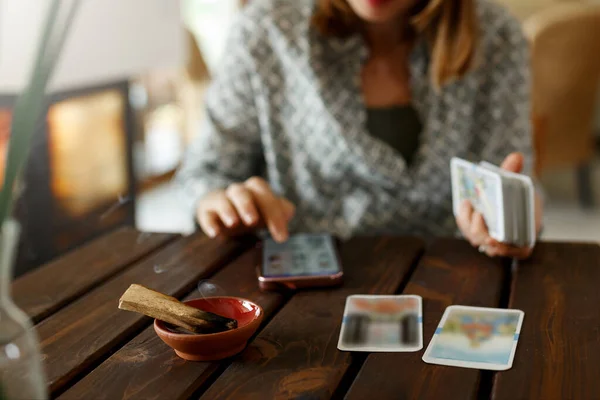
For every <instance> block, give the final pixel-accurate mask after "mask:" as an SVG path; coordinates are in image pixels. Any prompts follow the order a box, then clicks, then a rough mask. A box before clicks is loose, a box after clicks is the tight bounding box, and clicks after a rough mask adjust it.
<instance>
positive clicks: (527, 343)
mask: <svg viewBox="0 0 600 400" xmlns="http://www.w3.org/2000/svg"><path fill="white" fill-rule="evenodd" d="M599 284H600V246H598V245H596V244H567V243H539V244H538V245H537V246H536V250H535V251H534V254H533V257H532V258H531V260H529V261H527V262H524V263H522V264H521V265H520V266H519V267H518V269H517V271H515V273H514V274H513V291H512V294H511V297H510V306H511V308H517V309H520V310H523V311H524V312H525V319H524V320H523V326H522V328H521V334H520V337H519V343H518V345H517V352H516V354H515V359H514V363H513V367H512V369H510V370H508V371H505V372H500V373H498V374H496V377H495V385H494V390H493V393H494V399H496V400H502V399H525V398H528V399H600V312H599V311H598V306H599V305H600V289H599V288H598V285H599Z"/></svg>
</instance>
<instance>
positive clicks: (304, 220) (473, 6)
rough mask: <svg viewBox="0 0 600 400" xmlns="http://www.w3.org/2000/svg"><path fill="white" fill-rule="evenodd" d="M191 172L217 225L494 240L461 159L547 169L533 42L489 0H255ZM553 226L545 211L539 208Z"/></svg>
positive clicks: (202, 217)
mask: <svg viewBox="0 0 600 400" xmlns="http://www.w3.org/2000/svg"><path fill="white" fill-rule="evenodd" d="M226 53H227V54H226V56H225V59H224V60H223V63H222V65H221V69H220V71H219V73H218V74H217V76H216V77H215V79H214V81H213V83H212V85H211V88H210V89H209V91H208V93H207V97H206V102H207V104H206V106H207V120H206V122H205V125H204V127H203V131H202V132H201V134H200V135H199V137H198V138H197V140H196V141H195V142H194V143H193V144H192V148H191V149H190V151H189V152H188V154H187V156H186V160H185V161H184V164H183V166H182V168H181V169H180V171H179V173H178V176H177V178H178V180H179V181H180V182H182V184H183V186H184V189H185V194H186V198H187V200H188V204H189V205H190V206H191V207H192V208H193V209H194V211H195V213H196V217H197V220H198V222H199V224H200V226H201V228H202V229H203V230H204V231H205V232H206V233H207V234H208V235H209V236H217V235H234V234H239V233H241V232H244V231H247V230H252V229H256V228H257V227H261V226H266V227H267V228H268V229H269V231H270V232H271V234H272V236H273V237H274V238H275V239H276V240H279V241H284V240H286V239H287V237H288V235H289V232H290V231H295V232H306V231H328V232H331V233H334V234H337V235H340V236H342V237H348V236H351V235H355V234H382V233H409V234H418V235H427V236H444V235H451V234H453V233H454V232H455V230H456V225H457V224H458V228H459V229H460V230H461V232H462V234H463V235H464V236H465V237H466V238H467V239H468V240H469V241H470V242H471V244H472V245H474V246H476V247H478V248H479V249H480V250H481V251H485V252H486V253H487V254H488V255H490V256H498V255H503V256H512V257H520V258H523V257H527V256H528V255H529V253H530V249H519V248H513V247H510V246H507V245H504V244H501V243H498V242H496V241H494V240H492V239H491V238H490V237H489V235H488V233H487V229H486V226H485V221H484V219H483V217H482V216H481V215H480V214H479V213H477V212H474V210H473V208H472V207H471V206H470V205H469V204H463V207H462V209H461V213H460V216H459V218H457V220H456V221H455V220H454V217H453V215H452V198H451V190H450V172H449V162H450V158H451V157H452V156H458V157H462V158H466V159H471V160H473V161H476V160H477V161H478V160H487V161H489V162H492V163H495V164H502V167H503V168H505V169H507V170H510V171H513V172H525V173H528V172H529V171H530V167H531V165H532V149H531V133H530V124H529V100H528V99H529V92H528V73H527V70H528V60H527V46H526V42H525V40H524V38H523V36H522V33H521V30H520V27H519V25H518V23H517V22H516V21H515V20H513V19H512V18H511V17H510V16H509V15H508V14H507V13H506V12H505V11H504V10H503V9H502V8H500V7H499V6H497V5H495V4H493V3H490V2H487V1H483V0H481V1H477V0H322V1H318V2H316V3H315V1H313V0H302V1H301V0H265V1H262V0H251V1H250V4H249V5H248V6H247V7H246V9H245V10H244V11H243V13H242V14H241V16H240V18H239V21H238V22H237V24H236V25H235V28H234V30H233V32H232V33H231V36H230V41H229V45H228V47H227V51H226ZM537 214H538V225H539V220H540V218H539V215H541V207H539V206H538V212H537Z"/></svg>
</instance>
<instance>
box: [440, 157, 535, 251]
mask: <svg viewBox="0 0 600 400" xmlns="http://www.w3.org/2000/svg"><path fill="white" fill-rule="evenodd" d="M450 171H451V174H452V203H453V210H454V215H455V216H458V214H459V209H460V204H461V203H462V202H463V201H464V200H469V201H470V202H471V204H472V205H473V208H474V209H475V210H477V211H478V212H480V213H481V214H482V215H483V218H484V219H485V223H486V225H487V227H488V231H489V234H490V236H491V237H492V238H494V239H496V240H497V241H499V242H503V243H508V244H512V245H515V246H519V247H533V246H534V244H535V240H536V229H535V209H534V202H535V200H534V199H535V197H534V188H533V182H532V180H531V178H529V177H528V176H525V175H521V174H516V173H513V172H509V171H505V170H502V169H500V168H499V167H496V166H495V165H492V164H490V163H487V162H481V163H479V164H474V163H471V162H468V161H465V160H462V159H460V158H456V157H455V158H453V159H452V161H451V162H450Z"/></svg>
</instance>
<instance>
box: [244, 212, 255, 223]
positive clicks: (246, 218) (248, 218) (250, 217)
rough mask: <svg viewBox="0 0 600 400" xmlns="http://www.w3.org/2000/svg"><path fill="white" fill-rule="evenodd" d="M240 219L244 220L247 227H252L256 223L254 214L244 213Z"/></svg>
mask: <svg viewBox="0 0 600 400" xmlns="http://www.w3.org/2000/svg"><path fill="white" fill-rule="evenodd" d="M242 217H243V218H244V222H245V223H247V224H248V225H252V224H253V223H255V222H256V216H255V215H254V214H250V213H245V214H243V215H242Z"/></svg>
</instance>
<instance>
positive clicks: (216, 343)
mask: <svg viewBox="0 0 600 400" xmlns="http://www.w3.org/2000/svg"><path fill="white" fill-rule="evenodd" d="M184 303H185V304H187V305H189V306H192V307H195V308H199V309H201V310H203V311H208V312H212V313H215V314H219V315H222V316H224V317H228V318H233V319H235V320H237V322H238V327H237V328H236V329H232V330H230V331H225V332H219V333H210V334H199V335H194V334H185V333H176V332H174V331H173V330H172V329H169V328H168V327H167V324H166V323H165V322H163V321H160V320H156V319H155V320H154V330H155V331H156V334H157V335H158V336H159V337H160V338H161V339H162V341H163V342H165V343H166V344H167V345H168V346H170V347H171V348H173V350H175V353H177V355H178V356H179V357H181V358H183V359H185V360H189V361H214V360H221V359H223V358H227V357H231V356H233V355H235V354H237V353H239V352H241V351H242V350H244V348H245V347H246V344H247V343H248V339H250V337H251V336H252V335H253V334H254V332H256V330H257V329H258V327H259V326H260V323H261V322H262V319H263V317H264V312H263V309H262V308H261V307H260V306H259V305H258V304H255V303H252V302H251V301H248V300H245V299H241V298H238V297H207V298H204V299H195V300H188V301H185V302H184Z"/></svg>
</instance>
